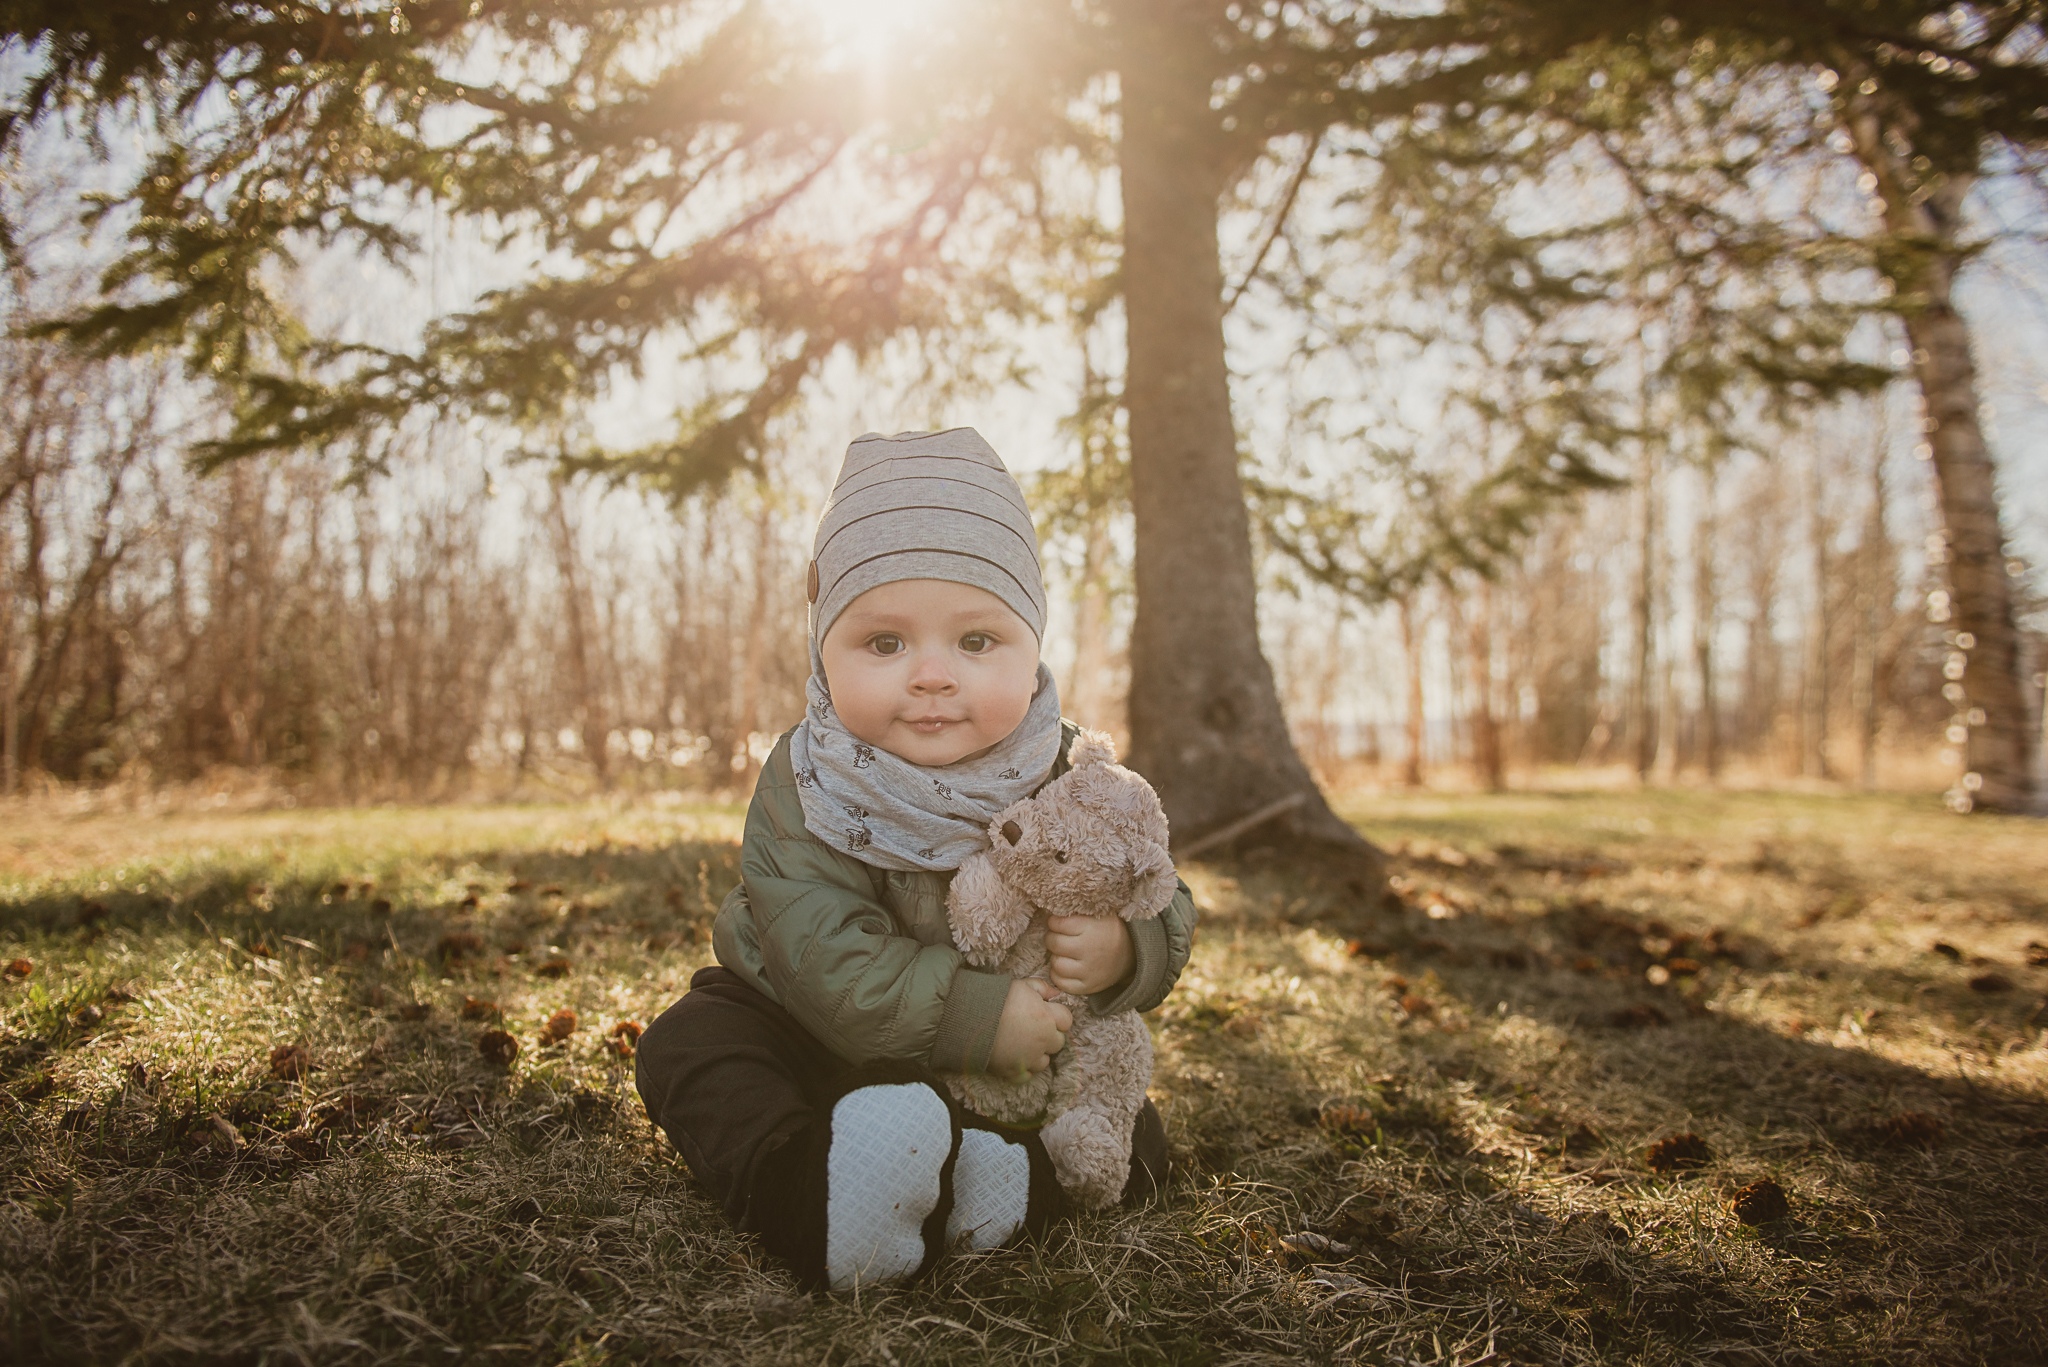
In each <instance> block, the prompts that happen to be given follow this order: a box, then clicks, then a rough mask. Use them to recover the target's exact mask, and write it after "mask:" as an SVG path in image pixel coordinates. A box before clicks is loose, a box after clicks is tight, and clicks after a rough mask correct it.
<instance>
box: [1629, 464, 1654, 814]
mask: <svg viewBox="0 0 2048 1367" xmlns="http://www.w3.org/2000/svg"><path fill="white" fill-rule="evenodd" d="M1637 478H1638V481H1639V483H1640V484H1641V493H1642V506H1641V514H1642V515H1641V517H1640V519H1639V520H1638V521H1637V523H1636V583H1635V593H1634V596H1633V601H1632V602H1631V604H1630V609H1631V611H1630V616H1631V618H1632V619H1633V621H1632V623H1631V625H1632V626H1633V628H1634V633H1635V641H1634V654H1635V672H1634V675H1633V677H1632V678H1631V679H1630V681H1629V697H1628V726H1629V731H1630V734H1631V737H1632V739H1633V740H1634V741H1635V751H1636V755H1635V765H1636V778H1637V780H1638V781H1639V782H1647V781H1648V780H1649V777H1650V770H1651V769H1652V767H1653V766H1654V765H1655V764H1656V761H1657V722H1656V712H1655V710H1654V704H1653V703H1652V702H1651V700H1650V688H1651V681H1652V679H1653V677H1654V672H1655V669H1656V629H1657V611H1656V609H1657V463H1656V448H1655V447H1654V446H1653V445H1652V444H1651V443H1650V442H1649V441H1648V440H1645V441H1644V442H1643V446H1642V460H1641V463H1640V466H1639V468H1638V472H1637Z"/></svg>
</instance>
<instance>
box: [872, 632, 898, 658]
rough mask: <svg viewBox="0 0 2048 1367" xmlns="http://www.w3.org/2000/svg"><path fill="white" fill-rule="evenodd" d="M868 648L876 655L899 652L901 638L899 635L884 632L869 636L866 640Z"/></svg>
mask: <svg viewBox="0 0 2048 1367" xmlns="http://www.w3.org/2000/svg"><path fill="white" fill-rule="evenodd" d="M868 649H870V650H872V651H874V652H875V654H877V655H896V654H900V653H901V652H902V650H903V638H902V637H901V636H891V635H889V634H888V633H887V632H884V633H883V634H882V635H880V636H875V637H871V638H870V639H869V640H868Z"/></svg>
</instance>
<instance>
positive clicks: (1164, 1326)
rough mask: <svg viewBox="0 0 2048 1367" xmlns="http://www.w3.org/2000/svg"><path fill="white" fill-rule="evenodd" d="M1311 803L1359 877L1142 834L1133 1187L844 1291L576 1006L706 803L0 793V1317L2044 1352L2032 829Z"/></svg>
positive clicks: (1911, 818)
mask: <svg viewBox="0 0 2048 1367" xmlns="http://www.w3.org/2000/svg"><path fill="white" fill-rule="evenodd" d="M1344 809H1345V811H1346V813H1347V815H1349V816H1350V817H1351V818H1352V819H1354V820H1355V821H1356V822H1357V823H1358V825H1359V826H1360V827H1361V828H1362V829H1363V830H1365V831H1366V832H1368V833H1369V834H1370V835H1371V836H1372V837H1373V838H1374V839H1376V840H1378V841H1380V842H1381V843H1382V844H1383V845H1384V846H1385V847H1386V848H1387V849H1389V851H1391V852H1392V853H1393V855H1394V869H1395V872H1396V878H1395V883H1394V886H1395V888H1396V890H1397V894H1398V898H1397V900H1396V902H1395V903H1393V904H1386V905H1383V904H1381V903H1380V902H1379V900H1378V899H1376V898H1372V897H1368V896H1362V895H1361V893H1360V890H1359V889H1357V888H1356V887H1354V886H1350V885H1347V884H1346V883H1345V881H1344V880H1343V879H1342V878H1340V877H1335V876H1330V875H1325V874H1318V873H1316V872H1315V871H1313V870H1304V869H1301V868H1299V867H1297V866H1293V865H1290V864H1287V863H1285V862H1284V861H1280V860H1277V859H1273V858H1271V857H1267V858H1261V857H1260V856H1259V855H1258V854H1257V852H1252V853H1250V854H1247V855H1244V856H1242V857H1240V858H1238V859H1235V860H1234V861H1231V862H1228V863H1216V864H1200V865H1196V866H1194V867H1192V868H1189V869H1187V870H1186V871H1185V872H1186V874H1187V877H1188V881H1189V883H1190V884H1191V885H1192V886H1193V887H1194V889H1195V892H1196V894H1197V898H1198V900H1199V901H1200V903H1201V905H1202V906H1203V908H1204V909H1205V919H1204V922H1203V924H1202V927H1201V930H1200V936H1199V940H1198V943H1197V948H1196V953H1195V958H1194V961H1193V963H1192V964H1191V965H1190V968H1189V970H1188V972H1187V974H1186V976H1185V978H1184V979H1183V981H1182V983H1181V986H1180V987H1179V988H1178V990H1177V991H1176V992H1175V994H1174V995H1173V997H1172V998H1171V999H1170V1000H1169V1001H1168V1003H1167V1005H1166V1006H1165V1007H1163V1008H1162V1009H1161V1010H1160V1011H1159V1012H1157V1013H1156V1016H1155V1018H1154V1019H1153V1028H1154V1036H1155V1039H1156V1040H1157V1043H1158V1053H1159V1062H1158V1069H1157V1075H1156V1078H1155V1083H1154V1096H1155V1098H1156V1099H1157V1100H1158V1102H1159V1104H1160V1107H1161V1110H1162V1111H1163V1112H1164V1114H1165V1116H1166V1121H1167V1125H1168V1127H1169V1130H1170V1132H1171V1134H1172V1137H1173V1145H1174V1157H1175V1160H1176V1163H1177V1165H1178V1171H1177V1173H1176V1176H1175V1178H1174V1180H1173V1182H1172V1184H1171V1186H1170V1188H1169V1190H1168V1192H1167V1193H1166V1195H1165V1196H1164V1197H1163V1198H1162V1199H1160V1200H1159V1201H1157V1202H1155V1203H1154V1204H1152V1205H1150V1206H1148V1207H1146V1208H1143V1209H1140V1210H1135V1211H1128V1212H1117V1213H1112V1214H1109V1215H1105V1216H1099V1217H1091V1218H1087V1219H1083V1220H1080V1221H1077V1222H1074V1223H1070V1224H1067V1225H1064V1226H1061V1227H1057V1228H1056V1229H1055V1230H1054V1231H1052V1232H1051V1233H1049V1234H1048V1235H1047V1236H1046V1237H1044V1238H1043V1239H1042V1240H1041V1241H1040V1242H1038V1243H1036V1244H1033V1245H1029V1246H1024V1247H1018V1248H1013V1249H1008V1250H1003V1251H999V1252H995V1253H988V1254H980V1255H973V1256H966V1257H957V1258H954V1259H951V1260H949V1261H947V1262H945V1263H943V1264H942V1265H941V1267H940V1269H939V1270H938V1271H937V1272H936V1273H935V1274H934V1275H933V1276H932V1277H931V1278H930V1279H928V1280H927V1281H925V1282H923V1283H921V1284H918V1285H915V1286H911V1287H907V1288H890V1289H880V1290H867V1291H864V1292H862V1293H861V1294H859V1295H858V1296H851V1295H848V1296H803V1295H800V1294H798V1292H797V1289H796V1287H795V1284H794V1283H793V1282H792V1281H791V1280H790V1278H789V1277H788V1275H787V1274H786V1273H785V1272H783V1271H781V1270H780V1269H779V1268H777V1267H776V1266H775V1265H774V1264H773V1263H772V1262H771V1261H770V1260H768V1259H766V1258H765V1257H764V1255H763V1254H762V1253H761V1251H760V1250H759V1248H758V1246H757V1245H755V1244H754V1242H753V1241H752V1240H750V1239H748V1238H744V1237H740V1236H738V1235H735V1234H733V1233H731V1232H730V1231H729V1230H728V1229H727V1228H726V1226H725V1225H724V1223H723V1222H722V1220H721V1219H720V1216H719V1214H718V1211H717V1210H716V1208H715V1207H714V1206H713V1205H712V1204H711V1203H710V1202H709V1201H708V1200H707V1199H706V1198H705V1197H704V1196H703V1195H702V1194H701V1193H699V1192H698V1191H697V1190H696V1189H695V1188H694V1187H693V1185H692V1183H691V1181H690V1179H689V1177H688V1175H687V1173H686V1172H685V1171H684V1169H683V1168H682V1166H681V1165H680V1163H679V1162H678V1161H677V1160H676V1158H675V1156H674V1154H673V1152H672V1151H671V1150H670V1149H669V1148H668V1147H667V1145H666V1142H665V1141H663V1140H661V1139H659V1138H658V1137H657V1136H656V1135H655V1134H653V1133H652V1132H651V1130H650V1128H649V1126H648V1124H647V1121H646V1118H645V1116H644V1114H643V1113H642V1111H641V1109H640V1106H639V1103H638V1101H637V1099H636V1097H635V1095H634V1092H633V1087H632V1079H631V1064H630V1062H629V1061H627V1060H624V1059H622V1058H621V1057H620V1056H619V1055H618V1053H616V1052H614V1051H613V1050H612V1049H610V1048H608V1047H607V1041H608V1040H611V1039H615V1038H617V1037H616V1036H613V1035H610V1034H609V1033H608V1032H609V1030H610V1027H612V1025H613V1024H614V1023H615V1022H619V1021H647V1020H651V1019H652V1018H653V1017H654V1016H655V1015H656V1014H658V1013H659V1012H660V1011H661V1010H662V1009H663V1008H664V1007H666V1006H667V1005H668V1004H669V1003H670V1002H671V1001H673V1000H674V999H675V997H676V996H677V995H678V994H680V993H681V992H682V991H683V990H684V987H685V985H686V982H687V980H688V976H689V974H690V972H691V970H692V969H694V968H695V967H697V966H699V965H702V964H704V963H706V962H709V960H710V947H709V931H710V923H711V917H712V914H713V911H714V908H715V907H716V904H717V901H718V899H719V897H720V895H721V894H722V893H723V892H724V891H725V890H726V888H727V887H728V885H730V884H731V882H732V881H733V880H734V878H735V860H736V852H737V847H736V844H735V841H736V840H737V837H738V834H739V816H740V812H739V809H738V808H736V807H731V806H718V805H704V804H697V805H690V804H683V805H675V804H670V805H651V804H650V805H636V806H613V807H603V806H563V807H449V808H414V809H397V808H374V809H353V810H328V811H311V810H300V811H272V812H267V813H252V814H239V815H223V814H211V815H210V814H207V813H204V812H190V813H185V814H177V813H158V814H151V815H146V816H128V817H124V816H121V815H118V814H99V815H70V816H66V815H63V814H60V813H52V812H49V811H46V810H43V809H38V808H33V807H17V808H13V809H9V810H8V811H7V812H5V813H0V969H5V970H6V971H5V974H4V976H5V984H4V985H0V1356H5V1357H6V1358H7V1360H9V1361H14V1362H22V1363H28V1362H38V1361H81V1362H82V1361H94V1362H114V1361H125V1362H136V1363H155V1362H198V1361H205V1362H243V1361H247V1362H291V1361H318V1362H339V1361H372V1360H394V1359H403V1360H411V1361H430V1362H437V1363H438V1362H460V1361H467V1360H475V1361H480V1362H575V1363H597V1362H605V1361H637V1360H649V1359H656V1358H660V1359H667V1360H684V1361H717V1362H747V1363H755V1362H759V1363H767V1362H804V1363H810V1362H835V1363H864V1362H877V1363H884V1364H912V1363H920V1362H973V1361H982V1360H990V1359H996V1360H1008V1359H1033V1360H1044V1361H1062V1362H1068V1361H1071V1362H1082V1361H1097V1360H1106V1361H1133V1362H1146V1361H1158V1362H1165V1363H1171V1364H1183V1363H1202V1362H1206V1363H1248V1362H1289V1361H1318V1362H1320V1361H1348V1360H1357V1361H1367V1362H1403V1363H1406V1362H1430V1363H1439V1362H1440V1363H1447V1364H1461V1365H1462V1367H1477V1364H1481V1363H1485V1364H1507V1363H1525V1364H1527V1363H1596V1362H1597V1363H1632V1364H1634V1363H1642V1364H1649V1363H1667V1362H1669V1363H1675V1362H1694V1361H1711V1362H1753V1363H1773V1364H1777V1363H1799V1362H1827V1363H1852V1362H1854V1363H1861V1362H1942V1363H1949V1362H1953V1363H1965V1362H1969V1363H2001V1364H2003V1363H2015V1362H2030V1361H2042V1360H2044V1359H2043V1354H2044V1351H2048V1350H2044V1347H2043V1345H2044V1344H2048V1031H2044V1027H2048V1002H2044V999H2043V993H2044V992H2048V949H2043V948H2042V944H2043V943H2044V942H2048V833H2044V831H2048V828H2044V827H2043V826H2042V825H2041V824H2040V823H2037V822H2026V821H2020V820H2008V819H2000V818H1979V817H1972V818H1968V819H1959V818H1954V817H1950V816H1947V815H1945V814H1944V813H1942V811H1941V810H1940V808H1939V806H1938V804H1937V803H1936V801H1935V800H1934V799H1931V798H1929V799H1924V800H1908V799H1903V798H1861V797H1824V796H1812V795H1798V796H1795V795H1786V794H1768V793H1757V794H1712V793H1702V792H1678V791H1669V792H1665V791H1657V792H1646V793H1601V794H1578V795H1570V794H1538V793H1524V794H1508V795H1502V796H1495V797H1486V796H1456V797H1445V796H1431V795H1425V796H1418V797H1384V798H1371V799H1359V800H1357V801H1354V802H1351V803H1349V804H1348V805H1346V806H1345V808H1344ZM15 959H20V960H25V961H26V965H23V964H15V965H13V966H12V967H8V961H11V960H15ZM25 966H26V967H27V968H28V969H29V971H28V972H27V973H26V975H25V976H24V975H23V973H22V969H23V968H24V967H25ZM466 1003H467V1005H466ZM565 1007H566V1008H570V1009H572V1010H573V1011H574V1012H575V1013H576V1022H577V1028H576V1029H574V1030H573V1031H570V1032H568V1033H567V1034H566V1036H565V1038H564V1039H563V1040H562V1041H561V1042H559V1043H555V1044H551V1045H544V1044H543V1043H542V1042H541V1039H540V1034H541V1032H542V1031H543V1030H544V1029H545V1028H546V1024H545V1023H546V1022H548V1020H549V1018H550V1017H551V1016H553V1015H554V1014H555V1013H556V1012H558V1011H560V1010H561V1009H562V1008H565ZM563 1023H564V1024H565V1023H566V1021H564V1022H563ZM500 1027H502V1028H503V1029H504V1030H506V1031H508V1032H509V1033H510V1035H511V1036H512V1037H513V1038H514V1039H515V1040H516V1041H517V1042H518V1045H519V1052H518V1056H517V1058H516V1060H515V1061H514V1062H513V1063H512V1064H511V1065H510V1066H509V1067H501V1066H496V1065H494V1064H493V1063H491V1062H489V1061H487V1060H486V1059H485V1058H484V1057H482V1056H481V1055H480V1052H479V1048H478V1039H479V1036H480V1034H481V1033H483V1032H484V1031H486V1030H490V1029H496V1028H500ZM1760 1182H1772V1183H1775V1184H1777V1186H1776V1190H1777V1191H1781V1192H1782V1195H1783V1199H1782V1202H1774V1200H1773V1197H1772V1191H1773V1189H1772V1188H1770V1187H1757V1186H1753V1185H1752V1184H1755V1183H1760ZM1744 1189H1747V1191H1748V1193H1749V1194H1748V1195H1747V1196H1746V1197H1745V1199H1744V1200H1742V1201H1740V1202H1735V1203H1734V1204H1733V1205H1731V1200H1732V1198H1734V1197H1735V1195H1736V1193H1737V1192H1738V1191H1739V1190H1744ZM1780 1206H1782V1209H1780V1208H1778V1207H1780ZM1738 1207H1739V1209H1740V1210H1741V1212H1742V1213H1743V1214H1746V1215H1748V1216H1749V1217H1751V1220H1752V1221H1753V1222H1745V1221H1744V1219H1742V1218H1740V1217H1739V1215H1738V1213H1737V1208H1738Z"/></svg>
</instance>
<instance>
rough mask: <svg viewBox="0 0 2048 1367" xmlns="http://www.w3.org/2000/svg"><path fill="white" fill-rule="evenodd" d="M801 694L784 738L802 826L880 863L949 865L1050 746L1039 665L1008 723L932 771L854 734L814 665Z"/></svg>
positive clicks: (1047, 680) (1051, 713)
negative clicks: (1021, 708)
mask: <svg viewBox="0 0 2048 1367" xmlns="http://www.w3.org/2000/svg"><path fill="white" fill-rule="evenodd" d="M813 658H815V656H814V657H813ZM804 695H805V697H806V698H808V699H809V700H810V706H809V708H808V709H806V711H805V713H804V719H803V723H802V724H801V725H799V726H798V727H797V728H796V730H795V731H794V732H793V733H791V735H790V738H789V758H790V762H791V764H792V765H794V766H795V769H796V786H797V795H798V797H800V798H801V799H802V800H803V805H804V825H805V826H806V827H807V828H808V829H809V830H810V832H811V834H812V835H815V836H816V837H818V839H820V840H822V841H824V842H825V843H826V844H828V845H831V846H832V847H834V848H835V849H840V850H844V851H846V852H847V853H848V854H851V855H853V856H854V857H855V858H857V859H859V860H860V861H861V862H862V863H864V864H875V865H878V866H880V867H881V868H885V869H898V870H910V869H926V870H931V871H934V872H938V871H944V870H948V869H957V868H959V867H960V864H961V862H962V861H963V860H965V859H966V858H967V856H968V855H970V854H973V853H974V852H975V851H977V850H983V849H987V848H988V823H989V822H990V821H991V820H993V819H994V818H995V814H996V813H997V812H1000V811H1001V810H1003V808H1005V807H1007V806H1009V805H1010V804H1011V803H1013V802H1015V801H1017V800H1018V799H1019V798H1023V797H1029V796H1030V795H1031V794H1032V792H1034V791H1035V790H1036V789H1037V788H1038V786H1039V785H1040V784H1041V783H1043V782H1044V781H1045V776H1046V775H1047V774H1049V773H1051V772H1052V766H1053V762H1054V761H1055V760H1057V759H1058V758H1059V754H1060V695H1059V690H1058V689H1057V688H1056V687H1054V685H1053V681H1052V671H1051V670H1049V669H1047V668H1046V667H1045V666H1044V665H1043V664H1040V665H1039V666H1038V692H1037V693H1036V694H1034V695H1033V696H1032V699H1031V710H1030V711H1028V712H1026V713H1025V714H1024V720H1023V721H1022V722H1020V723H1018V725H1017V729H1016V730H1014V731H1012V732H1011V733H1010V734H1009V735H1007V736H1005V737H1003V739H1002V740H1000V741H998V742H997V743H996V745H995V746H994V747H993V748H992V749H990V750H989V751H988V752H987V753H986V754H982V755H978V756H976V757H975V758H973V759H963V760H961V761H959V762H958V763H955V764H948V765H946V766H945V767H944V768H942V769H928V768H926V767H925V766H923V765H921V764H912V763H911V762H910V761H909V760H907V759H901V758H899V757H897V756H895V755H892V754H890V753H889V752H888V751H887V750H883V749H881V748H880V747H878V746H873V745H869V744H867V743H865V742H864V741H860V740H857V739H855V738H854V735H853V733H852V732H850V731H848V730H847V729H846V727H845V725H844V724H843V723H841V722H840V720H839V713H838V712H837V711H835V710H834V709H833V706H832V695H831V694H830V693H829V692H827V691H826V688H825V682H824V675H823V671H822V670H814V671H813V672H812V674H811V678H810V682H808V683H806V684H805V685H804Z"/></svg>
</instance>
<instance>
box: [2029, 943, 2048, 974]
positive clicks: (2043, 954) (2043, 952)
mask: <svg viewBox="0 0 2048 1367" xmlns="http://www.w3.org/2000/svg"><path fill="white" fill-rule="evenodd" d="M2027 962H2028V963H2029V964H2031V965H2032V966H2033V967H2035V968H2048V945H2044V944H2042V943H2041V942H2040V941H2039V940H2029V941H2027Z"/></svg>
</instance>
